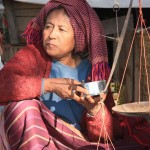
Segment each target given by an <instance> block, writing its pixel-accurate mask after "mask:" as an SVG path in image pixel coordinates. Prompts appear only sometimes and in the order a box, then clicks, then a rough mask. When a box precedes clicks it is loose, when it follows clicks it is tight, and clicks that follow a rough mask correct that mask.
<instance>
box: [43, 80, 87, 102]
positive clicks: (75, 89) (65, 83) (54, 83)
mask: <svg viewBox="0 0 150 150" xmlns="http://www.w3.org/2000/svg"><path fill="white" fill-rule="evenodd" d="M81 85H82V84H81V82H79V81H77V80H73V79H69V78H46V79H44V92H45V93H46V92H54V93H56V94H57V95H58V96H59V97H61V98H64V99H74V100H76V101H77V102H80V101H81V97H80V93H83V94H84V95H88V94H89V92H88V90H86V89H85V88H83V87H82V86H81Z"/></svg>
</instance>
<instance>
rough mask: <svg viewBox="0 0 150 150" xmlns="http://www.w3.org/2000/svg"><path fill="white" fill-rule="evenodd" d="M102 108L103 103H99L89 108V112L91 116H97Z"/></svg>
mask: <svg viewBox="0 0 150 150" xmlns="http://www.w3.org/2000/svg"><path fill="white" fill-rule="evenodd" d="M100 108H101V104H100V103H97V105H95V106H94V107H93V108H91V109H88V110H87V114H88V115H89V116H95V115H96V114H97V113H98V112H99V111H100Z"/></svg>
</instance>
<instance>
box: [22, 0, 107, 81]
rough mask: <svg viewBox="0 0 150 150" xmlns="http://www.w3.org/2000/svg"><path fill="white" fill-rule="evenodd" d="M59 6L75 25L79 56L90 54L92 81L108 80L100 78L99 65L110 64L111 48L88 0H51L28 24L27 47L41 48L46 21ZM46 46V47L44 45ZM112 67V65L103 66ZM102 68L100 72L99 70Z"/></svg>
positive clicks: (73, 25) (25, 35)
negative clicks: (28, 45)
mask: <svg viewBox="0 0 150 150" xmlns="http://www.w3.org/2000/svg"><path fill="white" fill-rule="evenodd" d="M58 6H62V7H63V8H64V9H65V10H66V12H67V14H68V16H69V18H70V22H71V24H72V27H73V30H74V35H75V53H78V52H85V53H86V52H88V53H89V58H90V60H91V62H92V66H93V67H94V68H95V69H94V68H92V76H93V75H94V77H92V80H100V79H105V78H106V77H102V75H98V74H99V73H97V71H98V70H99V65H96V64H99V63H101V62H107V63H108V56H107V47H106V41H105V38H104V37H103V36H101V35H104V31H103V28H102V24H101V22H100V20H99V17H98V16H97V14H96V12H95V11H94V9H93V8H91V6H89V4H88V3H87V2H86V0H51V1H49V2H48V3H47V4H46V5H45V6H44V7H43V8H42V9H41V11H40V12H39V14H38V15H37V16H36V17H35V18H33V19H32V20H31V21H30V23H29V24H28V26H27V28H26V30H25V32H24V34H23V36H24V37H25V38H26V41H27V44H33V45H35V46H36V45H39V43H42V31H43V29H44V25H45V20H46V17H47V15H48V14H49V12H50V11H52V10H53V9H55V8H56V7H58ZM41 46H42V45H41ZM102 67H108V66H105V65H104V66H102ZM97 69H98V70H97Z"/></svg>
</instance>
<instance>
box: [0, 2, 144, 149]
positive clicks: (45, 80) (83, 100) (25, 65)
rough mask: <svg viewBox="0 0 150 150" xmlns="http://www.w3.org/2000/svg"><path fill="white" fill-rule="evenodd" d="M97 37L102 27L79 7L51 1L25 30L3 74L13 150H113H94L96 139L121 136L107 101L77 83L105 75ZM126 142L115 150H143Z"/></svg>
mask: <svg viewBox="0 0 150 150" xmlns="http://www.w3.org/2000/svg"><path fill="white" fill-rule="evenodd" d="M87 14H88V17H87ZM101 34H102V35H103V30H102V27H101V23H100V21H99V19H98V17H97V15H96V14H95V12H94V10H93V9H92V8H91V7H90V6H89V5H88V4H87V2H86V1H84V0H82V1H81V0H76V1H73V0H72V1H70V0H52V1H50V2H48V3H47V4H46V5H45V6H44V7H43V9H42V10H41V12H40V13H39V14H38V15H37V17H35V18H34V19H33V20H32V21H31V22H30V23H29V25H28V27H27V29H26V31H25V33H24V36H25V37H26V39H27V46H26V47H24V48H23V49H21V50H20V51H19V52H18V53H17V54H16V55H15V56H14V57H13V58H12V59H11V60H10V61H9V62H8V63H7V64H6V65H5V67H4V68H3V69H2V70H1V72H0V83H1V84H0V100H1V103H2V104H7V106H6V108H5V110H4V127H5V134H6V138H7V140H8V143H9V146H10V149H11V150H16V149H22V150H23V149H24V150H26V149H36V150H41V149H62V150H63V149H96V148H99V149H108V147H109V149H111V148H112V149H113V146H112V144H107V145H106V144H99V145H97V142H98V141H99V140H98V139H99V136H100V133H101V141H102V143H105V142H104V141H105V140H106V138H107V139H108V142H109V143H110V142H111V141H113V142H115V139H116V138H119V137H121V136H122V130H121V127H120V125H119V121H118V119H116V118H115V117H112V114H111V111H110V110H111V107H112V106H113V105H114V103H113V101H112V97H111V95H110V93H109V92H108V94H107V97H105V95H102V98H103V99H105V98H106V99H105V105H106V106H105V105H103V104H102V103H100V98H99V97H96V98H93V97H91V96H90V95H89V91H88V90H87V89H85V88H84V87H83V86H82V84H81V81H83V80H84V81H86V82H87V81H96V80H107V78H108V76H109V66H108V60H107V49H106V43H105V39H104V38H103V37H101V36H100V35H101ZM87 54H88V55H89V57H87ZM3 79H6V80H3ZM6 89H7V90H6ZM101 129H102V130H101ZM116 129H117V130H116ZM81 133H82V134H81ZM106 136H107V137H106ZM94 142H95V143H94ZM123 142H124V143H123ZM123 142H115V147H116V149H121V148H123V147H124V148H128V149H130V148H132V149H138V148H140V149H143V148H144V146H140V145H139V144H137V143H135V142H133V140H132V142H131V143H130V142H128V146H126V141H123Z"/></svg>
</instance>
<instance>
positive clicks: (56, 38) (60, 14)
mask: <svg viewBox="0 0 150 150" xmlns="http://www.w3.org/2000/svg"><path fill="white" fill-rule="evenodd" d="M43 46H44V48H45V50H46V53H47V54H48V55H49V56H51V57H52V58H54V59H56V60H59V59H64V58H69V57H71V54H72V51H73V49H74V46H75V40H74V31H73V28H72V26H71V23H70V19H69V17H68V16H67V14H66V13H65V11H64V9H56V10H54V11H52V12H51V13H50V14H49V15H48V17H47V20H46V24H45V27H44V30H43Z"/></svg>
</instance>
